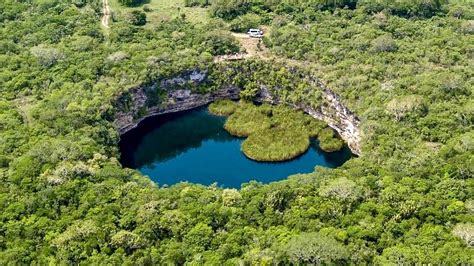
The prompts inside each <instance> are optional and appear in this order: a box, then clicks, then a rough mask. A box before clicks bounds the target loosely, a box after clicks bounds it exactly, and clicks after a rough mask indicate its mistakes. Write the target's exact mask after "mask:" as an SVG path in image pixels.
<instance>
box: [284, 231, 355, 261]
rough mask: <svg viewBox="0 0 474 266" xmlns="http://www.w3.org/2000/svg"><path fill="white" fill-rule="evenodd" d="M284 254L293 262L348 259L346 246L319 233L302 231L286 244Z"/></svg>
mask: <svg viewBox="0 0 474 266" xmlns="http://www.w3.org/2000/svg"><path fill="white" fill-rule="evenodd" d="M285 250H286V251H285V254H286V256H287V257H288V260H289V261H290V262H291V263H294V264H317V265H320V264H341V263H344V262H347V260H348V259H349V252H348V250H347V248H346V247H345V246H344V245H342V244H341V243H339V242H337V241H336V240H335V239H333V238H331V237H328V236H323V235H321V234H319V233H302V234H300V235H298V236H295V237H292V238H291V239H290V241H288V243H287V244H286V247H285Z"/></svg>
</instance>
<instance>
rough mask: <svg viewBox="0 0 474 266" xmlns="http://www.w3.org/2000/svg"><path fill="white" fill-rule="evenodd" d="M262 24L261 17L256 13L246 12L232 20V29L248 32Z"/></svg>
mask: <svg viewBox="0 0 474 266" xmlns="http://www.w3.org/2000/svg"><path fill="white" fill-rule="evenodd" d="M259 26H260V17H259V16H257V15H255V14H245V15H243V16H239V17H237V18H235V19H234V20H232V21H231V22H230V29H231V30H232V31H235V32H247V31H248V30H249V29H254V28H258V27H259Z"/></svg>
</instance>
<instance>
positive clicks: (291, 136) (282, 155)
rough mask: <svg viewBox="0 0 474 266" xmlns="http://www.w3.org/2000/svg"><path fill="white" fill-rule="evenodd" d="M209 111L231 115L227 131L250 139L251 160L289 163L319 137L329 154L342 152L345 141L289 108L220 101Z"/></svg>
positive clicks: (245, 146)
mask: <svg viewBox="0 0 474 266" xmlns="http://www.w3.org/2000/svg"><path fill="white" fill-rule="evenodd" d="M209 111H210V112H211V113H214V114H218V115H226V114H227V115H229V114H230V116H229V118H228V119H227V121H226V123H225V125H224V128H225V129H226V130H227V131H228V132H229V133H230V134H232V135H234V136H237V137H247V139H246V140H245V141H244V142H243V143H242V148H241V149H242V152H243V153H244V154H245V155H246V156H247V157H248V158H250V159H252V160H255V161H264V162H278V161H287V160H291V159H294V158H296V157H297V156H299V155H301V154H303V153H305V152H306V151H307V150H308V148H309V146H310V138H311V137H316V136H318V139H319V141H320V147H321V149H322V150H324V151H326V152H332V151H337V150H340V149H341V148H342V146H343V144H344V143H343V141H342V140H340V139H338V138H337V137H336V136H335V134H334V131H333V130H332V129H331V128H329V127H328V126H327V124H326V123H325V122H323V121H318V120H316V119H314V118H313V117H311V116H309V115H307V114H305V113H303V112H302V111H298V110H294V109H291V108H289V107H286V106H271V105H268V104H263V105H261V106H255V105H254V104H252V103H247V102H240V103H235V102H232V101H229V100H225V101H217V102H215V103H213V104H211V105H210V106H209Z"/></svg>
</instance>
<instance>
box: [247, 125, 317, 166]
mask: <svg viewBox="0 0 474 266" xmlns="http://www.w3.org/2000/svg"><path fill="white" fill-rule="evenodd" d="M309 144H310V142H309V138H308V135H306V134H305V132H291V131H289V130H286V129H273V128H272V129H267V130H262V131H257V132H254V133H253V134H251V135H250V136H249V137H248V138H247V139H246V140H245V141H244V142H243V143H242V152H243V153H244V154H245V156H247V157H249V158H250V159H252V160H255V161H266V162H277V161H287V160H291V159H293V158H295V157H297V156H299V155H301V154H303V153H305V152H306V151H307V150H308V148H309Z"/></svg>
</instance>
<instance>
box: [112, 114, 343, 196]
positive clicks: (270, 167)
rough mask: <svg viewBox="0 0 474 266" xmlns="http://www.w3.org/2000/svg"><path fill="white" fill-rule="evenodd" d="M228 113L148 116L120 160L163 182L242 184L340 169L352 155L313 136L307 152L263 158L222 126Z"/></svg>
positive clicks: (124, 144) (125, 141)
mask: <svg viewBox="0 0 474 266" xmlns="http://www.w3.org/2000/svg"><path fill="white" fill-rule="evenodd" d="M224 123H225V117H218V116H214V115H211V114H209V113H208V112H207V108H205V107H203V108H198V109H194V110H191V111H185V112H180V113H173V114H165V115H160V116H156V117H150V118H147V119H145V120H144V121H143V122H142V123H140V125H139V126H138V127H137V128H136V129H133V130H131V131H130V132H128V133H126V134H124V135H123V136H122V139H121V141H120V144H119V145H120V149H121V153H122V158H121V162H122V164H123V165H124V166H125V167H130V168H134V169H137V170H139V171H140V172H142V173H143V174H145V175H148V176H150V178H151V179H152V180H154V181H155V182H157V183H159V184H167V185H172V184H175V183H178V182H181V181H187V182H191V183H199V184H204V185H210V184H212V183H214V182H217V183H218V184H219V185H222V186H224V187H235V188H239V187H240V185H241V184H242V183H246V182H249V181H251V180H256V181H260V182H263V183H269V182H273V181H277V180H281V179H284V178H286V177H287V176H289V175H292V174H298V173H309V172H312V171H313V170H314V167H315V166H317V165H320V166H325V167H330V168H335V167H338V166H340V165H342V164H343V163H344V162H345V161H347V160H349V159H350V158H351V157H352V153H351V152H350V150H349V149H348V148H347V147H345V148H344V149H343V150H341V151H339V152H333V153H326V152H324V151H322V150H321V149H320V148H319V146H318V141H317V140H314V139H313V140H312V141H311V147H310V149H309V150H308V151H307V152H306V153H305V154H303V155H302V156H300V157H298V158H296V159H294V160H291V161H287V162H281V163H261V162H255V161H252V160H249V159H248V158H247V157H245V156H244V155H243V154H242V152H241V151H240V145H241V144H242V141H243V139H241V138H235V137H233V136H231V135H230V134H229V133H227V132H226V131H225V130H224V129H223V125H224Z"/></svg>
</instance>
